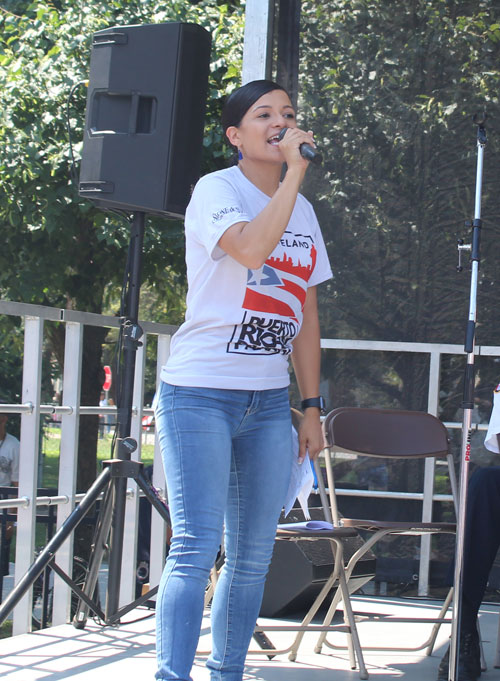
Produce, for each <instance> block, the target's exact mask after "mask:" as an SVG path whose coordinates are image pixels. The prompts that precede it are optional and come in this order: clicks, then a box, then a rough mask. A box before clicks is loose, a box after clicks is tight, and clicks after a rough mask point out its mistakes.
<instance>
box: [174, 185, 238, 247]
mask: <svg viewBox="0 0 500 681" xmlns="http://www.w3.org/2000/svg"><path fill="white" fill-rule="evenodd" d="M238 222H250V217H249V216H248V215H247V213H246V212H245V210H244V208H243V206H242V201H241V199H240V197H239V195H238V191H237V190H236V188H235V187H234V186H233V184H232V183H231V182H230V181H229V180H228V179H226V178H225V177H223V176H220V175H218V174H217V173H212V174H210V175H206V176H205V177H203V178H202V179H201V180H200V181H199V182H198V184H197V185H196V187H195V189H194V192H193V196H192V198H191V201H190V203H189V206H188V208H187V210H186V219H185V228H186V235H188V234H190V235H191V236H192V237H193V238H195V239H197V240H198V241H199V242H200V243H202V244H203V246H204V247H205V248H206V250H207V253H208V254H209V256H210V257H211V258H212V259H213V260H218V259H219V258H221V257H222V256H223V255H224V251H223V250H222V249H221V248H220V247H219V246H218V245H217V243H218V241H219V239H220V238H221V236H222V235H223V234H224V232H225V231H226V230H227V229H229V227H231V226H232V225H234V224H236V223H238Z"/></svg>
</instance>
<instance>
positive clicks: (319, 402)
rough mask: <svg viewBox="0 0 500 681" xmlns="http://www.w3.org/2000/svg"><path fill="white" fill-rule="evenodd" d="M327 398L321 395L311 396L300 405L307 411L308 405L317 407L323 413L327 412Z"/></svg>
mask: <svg viewBox="0 0 500 681" xmlns="http://www.w3.org/2000/svg"><path fill="white" fill-rule="evenodd" d="M325 406H326V405H325V400H324V399H323V398H322V396H321V395H320V396H319V397H309V398H308V399H307V400H302V402H301V403H300V407H301V409H302V411H305V410H306V409H307V408H308V407H317V408H318V409H319V410H320V412H321V413H322V414H324V413H325V411H326V409H325Z"/></svg>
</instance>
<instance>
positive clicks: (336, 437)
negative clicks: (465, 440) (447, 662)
mask: <svg viewBox="0 0 500 681" xmlns="http://www.w3.org/2000/svg"><path fill="white" fill-rule="evenodd" d="M324 430H325V436H326V440H327V444H328V447H329V449H330V450H334V451H335V452H339V451H340V452H344V453H348V454H350V455H353V454H354V455H363V456H372V457H385V458H387V459H420V458H422V459H425V458H427V457H434V458H436V459H446V460H447V462H448V469H449V476H450V482H451V487H452V492H453V497H454V499H456V492H457V486H456V479H455V471H454V466H453V458H452V455H451V453H450V451H449V440H448V435H447V431H446V428H445V426H444V425H443V424H442V423H441V421H439V419H437V418H436V417H435V416H432V415H431V414H428V413H425V412H416V411H399V410H383V409H362V408H357V407H342V408H339V409H334V410H333V411H331V412H330V413H329V414H328V415H327V417H326V419H325V422H324ZM326 470H327V480H328V487H329V491H330V494H331V496H332V499H334V501H333V503H332V512H333V518H334V523H339V524H340V525H341V526H343V527H349V528H353V529H356V530H359V531H365V532H367V533H370V534H371V536H370V537H369V538H368V539H367V540H366V541H365V542H364V544H363V546H362V547H361V548H360V549H359V550H358V551H356V553H355V554H354V555H353V556H352V557H351V558H350V560H349V561H348V563H347V565H346V569H345V578H346V580H347V581H349V578H350V576H351V574H352V571H353V569H354V566H355V565H356V563H357V561H359V560H360V558H361V557H362V556H363V555H364V554H365V553H366V552H367V551H369V550H370V549H371V548H372V547H373V546H374V545H375V544H376V543H377V542H378V541H380V539H382V538H383V537H386V536H388V535H406V536H408V535H420V536H421V535H425V534H429V533H430V534H436V533H448V534H450V533H454V532H455V524H454V523H440V522H420V521H417V522H414V521H410V522H401V521H399V522H397V521H387V520H385V521H379V520H367V519H358V518H346V517H342V518H340V517H339V513H338V506H337V501H336V498H335V492H334V490H335V481H334V475H333V468H332V464H331V457H330V456H327V457H326ZM332 492H333V494H332ZM455 508H456V506H455ZM451 596H452V592H451V591H450V592H449V594H448V597H447V599H446V601H445V603H444V605H443V607H442V609H441V611H440V613H439V615H438V617H437V618H435V619H434V618H433V619H423V618H411V617H407V618H392V617H391V618H386V619H384V620H380V621H390V622H429V623H431V622H434V627H433V630H432V632H431V635H430V637H429V638H428V639H427V640H426V641H425V642H424V643H423V644H422V645H419V646H414V647H411V648H391V647H385V646H384V647H373V648H367V647H365V650H399V651H401V650H403V651H415V650H421V649H423V648H427V654H428V655H430V654H431V652H432V648H433V646H434V642H435V639H436V636H437V633H438V629H439V627H440V625H441V624H442V623H443V622H449V621H450V620H446V619H444V617H445V614H446V610H447V609H448V606H449V603H450V601H451ZM342 597H343V596H342V594H341V593H337V594H335V596H334V598H333V600H332V603H331V606H330V609H329V611H328V613H327V615H326V617H325V620H324V624H325V625H327V624H328V623H329V621H330V619H331V617H332V616H333V613H334V612H335V608H336V607H337V603H338V602H339V600H340V599H341V598H342ZM323 644H325V645H327V646H328V647H330V648H334V649H335V648H339V646H336V645H333V644H332V643H330V642H329V641H328V640H327V638H326V633H325V632H322V633H321V634H320V637H319V639H318V642H317V645H316V648H315V650H316V652H321V648H322V645H323Z"/></svg>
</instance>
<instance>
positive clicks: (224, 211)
mask: <svg viewBox="0 0 500 681" xmlns="http://www.w3.org/2000/svg"><path fill="white" fill-rule="evenodd" d="M230 213H241V208H240V207H239V206H227V207H226V208H221V209H220V210H218V211H217V212H216V213H212V222H220V221H221V220H222V218H224V217H225V216H226V215H229V214H230Z"/></svg>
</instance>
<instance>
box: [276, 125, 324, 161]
mask: <svg viewBox="0 0 500 681" xmlns="http://www.w3.org/2000/svg"><path fill="white" fill-rule="evenodd" d="M287 130H288V128H281V130H280V132H279V135H278V139H279V141H280V142H281V140H282V139H283V137H284V136H285V133H286V131H287ZM299 151H300V155H301V156H302V158H305V159H306V161H310V162H311V163H314V164H315V165H317V166H319V165H321V163H323V154H320V152H319V151H318V150H317V149H315V148H314V147H312V146H311V145H310V144H307V143H306V142H302V144H301V145H300V147H299Z"/></svg>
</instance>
